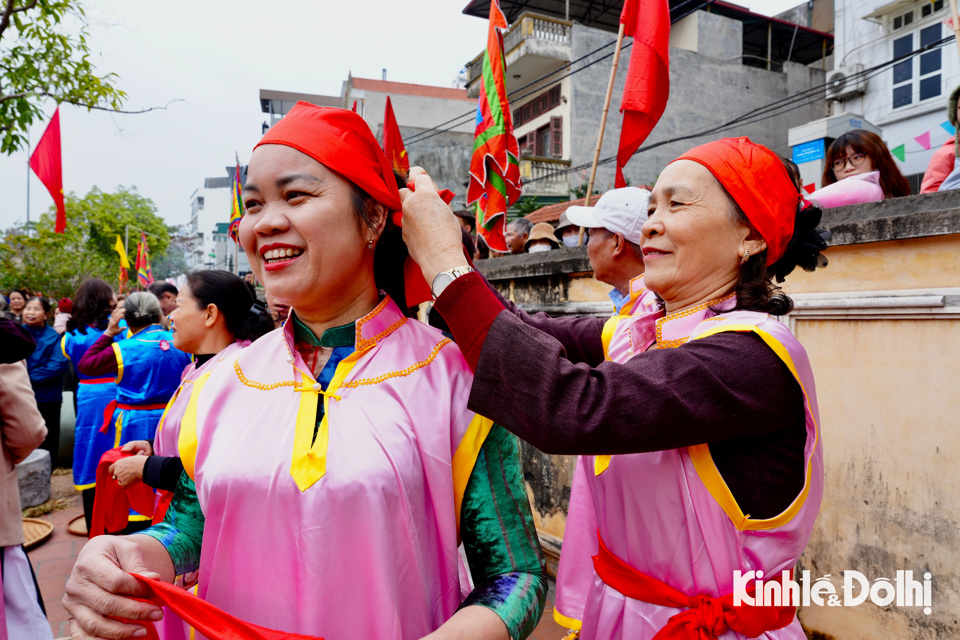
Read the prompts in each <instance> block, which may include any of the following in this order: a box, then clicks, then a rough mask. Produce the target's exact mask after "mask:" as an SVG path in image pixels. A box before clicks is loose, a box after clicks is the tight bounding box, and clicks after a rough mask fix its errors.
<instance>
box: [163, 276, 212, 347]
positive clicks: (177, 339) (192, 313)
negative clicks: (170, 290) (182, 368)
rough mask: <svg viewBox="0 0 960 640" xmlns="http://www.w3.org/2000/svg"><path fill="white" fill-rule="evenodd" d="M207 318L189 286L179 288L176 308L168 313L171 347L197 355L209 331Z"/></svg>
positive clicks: (207, 313)
mask: <svg viewBox="0 0 960 640" xmlns="http://www.w3.org/2000/svg"><path fill="white" fill-rule="evenodd" d="M209 318H210V314H209V312H208V311H207V309H206V308H203V309H201V308H200V307H199V306H198V304H197V299H196V298H194V297H193V293H191V291H190V287H189V285H184V286H183V287H181V288H180V290H179V291H178V292H177V306H176V308H175V309H174V310H173V311H172V312H171V313H170V320H171V321H172V323H173V325H172V327H171V330H172V331H173V346H175V347H176V348H177V349H180V351H183V352H185V353H197V349H199V347H200V343H201V342H203V338H204V337H205V336H206V334H207V330H208V329H209V326H208V323H207V320H208V319H209Z"/></svg>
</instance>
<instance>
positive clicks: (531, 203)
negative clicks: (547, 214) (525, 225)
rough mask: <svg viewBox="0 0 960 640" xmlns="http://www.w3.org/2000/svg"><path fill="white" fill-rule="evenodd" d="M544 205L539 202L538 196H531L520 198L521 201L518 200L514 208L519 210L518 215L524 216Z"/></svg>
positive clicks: (519, 216)
mask: <svg viewBox="0 0 960 640" xmlns="http://www.w3.org/2000/svg"><path fill="white" fill-rule="evenodd" d="M542 206H543V205H542V204H540V203H539V202H537V196H530V197H526V198H520V200H519V202H517V204H516V205H515V206H514V208H515V209H516V210H517V217H518V218H522V217H524V216H528V215H530V214H531V213H533V212H534V211H536V210H537V209H539V208H541V207H542Z"/></svg>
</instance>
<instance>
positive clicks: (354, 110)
mask: <svg viewBox="0 0 960 640" xmlns="http://www.w3.org/2000/svg"><path fill="white" fill-rule="evenodd" d="M350 111H353V112H354V113H356V112H357V101H356V100H354V101H353V109H350Z"/></svg>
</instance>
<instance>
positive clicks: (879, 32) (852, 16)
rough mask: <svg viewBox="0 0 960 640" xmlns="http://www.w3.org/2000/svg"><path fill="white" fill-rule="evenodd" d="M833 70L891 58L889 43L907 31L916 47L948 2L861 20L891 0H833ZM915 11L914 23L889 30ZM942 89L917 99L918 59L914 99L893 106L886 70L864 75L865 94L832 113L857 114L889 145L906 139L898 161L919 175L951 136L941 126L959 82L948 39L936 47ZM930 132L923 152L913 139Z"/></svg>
mask: <svg viewBox="0 0 960 640" xmlns="http://www.w3.org/2000/svg"><path fill="white" fill-rule="evenodd" d="M835 1H836V4H835V16H834V17H835V29H836V30H835V38H836V40H835V43H834V46H835V48H834V68H835V69H836V68H840V67H845V66H849V65H853V64H862V65H863V66H864V68H865V69H866V68H870V67H873V66H876V65H877V64H880V63H882V62H885V61H889V60H891V59H893V41H894V40H895V39H896V38H899V37H902V36H903V35H906V34H907V33H913V34H914V38H913V46H914V49H916V48H918V47H919V31H920V29H922V28H924V27H928V26H930V25H937V24H940V23H941V21H942V20H944V19H945V18H946V17H947V16H948V15H949V12H950V10H949V2H945V3H944V9H943V10H941V11H937V12H935V13H933V14H932V15H930V16H928V17H926V18H921V16H920V8H921V7H922V6H924V5H929V4H930V3H929V1H928V0H915V2H913V3H912V4H911V3H905V4H902V5H899V8H898V9H897V10H896V11H893V12H891V13H889V14H888V15H885V16H881V17H875V18H871V19H869V20H868V19H865V17H864V16H867V15H869V14H871V13H873V12H875V11H877V10H878V9H880V8H881V7H883V6H886V5H889V4H890V2H889V0H835ZM911 9H913V11H914V19H913V23H912V24H910V25H909V26H908V27H904V28H901V29H897V30H893V19H894V17H896V16H900V15H902V14H904V13H905V12H907V11H909V10H911ZM940 28H941V38H943V37H946V36H948V35H949V33H950V32H949V30H948V29H947V27H946V26H945V25H942V24H940ZM940 51H941V56H940V60H941V93H940V96H938V97H934V98H930V99H928V100H925V101H923V102H919V94H918V92H919V83H918V80H917V78H918V75H919V70H920V66H919V65H920V63H919V60H918V59H917V58H915V59H914V62H913V65H914V67H913V77H914V82H915V86H914V95H913V103H912V104H911V105H908V106H904V107H901V108H898V109H894V108H893V69H892V68H887V69H884V70H883V71H880V72H879V73H877V74H875V75H872V76H871V77H869V78H868V79H867V89H866V94H865V95H864V96H862V97H857V98H852V99H849V100H846V101H844V102H842V103H839V104H838V105H837V107H836V109H835V112H837V113H839V112H847V113H857V114H860V115H862V116H863V117H864V118H866V119H867V120H869V121H871V122H873V123H874V124H876V125H877V126H879V127H881V128H882V129H883V139H884V141H885V142H886V143H887V145H888V146H889V147H890V148H894V147H897V146H899V145H901V144H903V143H906V145H907V147H906V152H907V153H906V162H900V161H899V160H898V161H897V163H898V165H899V166H900V170H901V171H902V172H903V173H904V175H910V174H914V173H923V171H924V170H925V169H926V168H927V164H928V163H929V162H930V157H931V156H932V155H933V152H934V151H935V150H936V149H937V147H939V146H940V145H941V144H942V143H943V141H944V140H946V139H947V138H948V137H949V134H948V133H947V132H946V131H945V130H944V129H942V128H941V127H940V123H941V122H944V121H946V119H947V114H946V104H947V97H948V96H949V95H950V92H951V91H953V89H954V87H956V86H957V85H958V84H960V58H958V55H957V48H956V45H955V44H954V43H952V42H950V43H947V44H946V45H945V46H943V47H941V48H940ZM925 131H931V136H930V137H931V143H932V146H931V149H930V150H929V151H925V150H923V149H922V148H921V147H920V145H919V144H917V143H916V142H915V141H914V138H915V137H916V136H918V135H920V134H922V133H924V132H925Z"/></svg>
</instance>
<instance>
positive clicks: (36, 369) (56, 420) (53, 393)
mask: <svg viewBox="0 0 960 640" xmlns="http://www.w3.org/2000/svg"><path fill="white" fill-rule="evenodd" d="M52 310H53V305H51V304H50V301H49V300H47V299H46V298H37V297H34V298H30V300H29V301H28V302H27V304H26V306H25V307H24V308H23V324H24V326H26V328H27V331H29V332H30V335H31V336H32V337H33V340H34V342H36V343H37V348H36V350H35V351H34V352H33V353H32V354H30V357H29V358H27V371H29V373H30V384H31V385H32V386H33V393H34V395H35V396H36V397H37V408H38V409H39V410H40V413H41V415H43V420H44V422H45V423H46V425H47V437H46V439H45V440H44V441H43V444H41V445H40V448H41V449H46V450H47V451H49V452H50V463H51V464H53V466H54V467H56V465H57V451H58V450H59V448H60V406H61V405H62V404H63V376H64V374H66V372H67V367H69V366H70V363H69V362H68V361H67V358H66V357H65V356H64V355H63V352H62V351H61V350H60V334H59V333H57V332H56V330H54V328H53V327H51V326H50V325H49V324H47V318H48V317H49V314H50V312H51V311H52Z"/></svg>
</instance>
